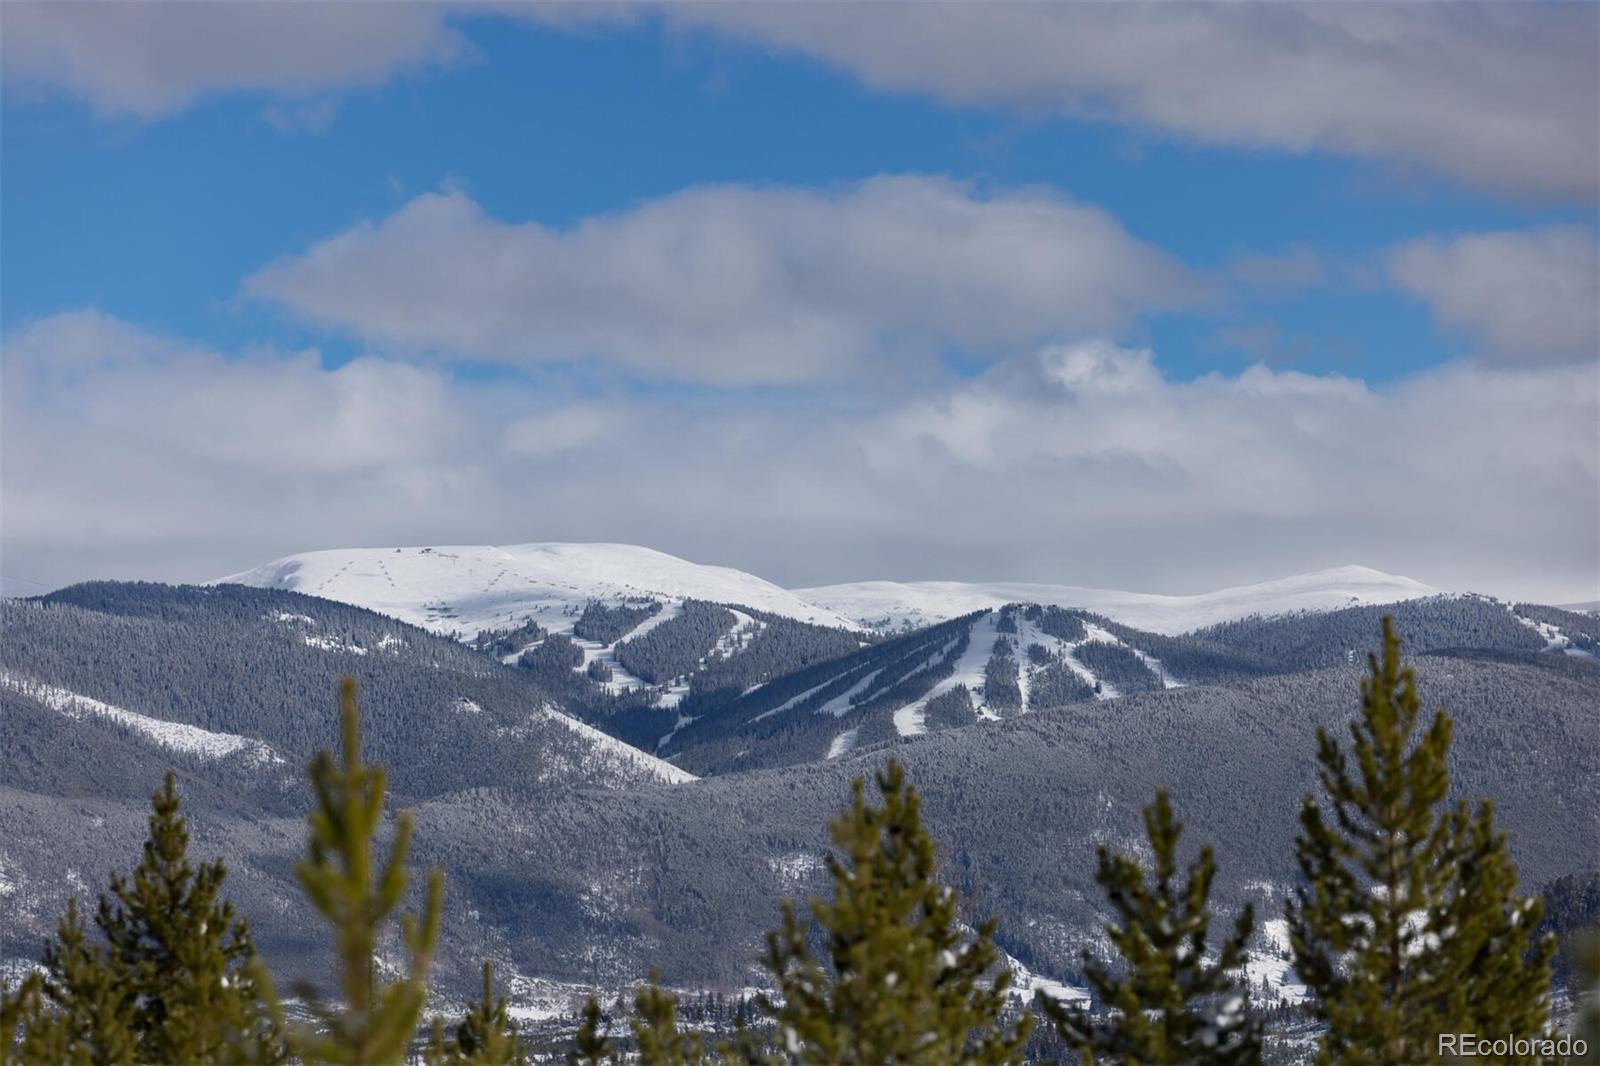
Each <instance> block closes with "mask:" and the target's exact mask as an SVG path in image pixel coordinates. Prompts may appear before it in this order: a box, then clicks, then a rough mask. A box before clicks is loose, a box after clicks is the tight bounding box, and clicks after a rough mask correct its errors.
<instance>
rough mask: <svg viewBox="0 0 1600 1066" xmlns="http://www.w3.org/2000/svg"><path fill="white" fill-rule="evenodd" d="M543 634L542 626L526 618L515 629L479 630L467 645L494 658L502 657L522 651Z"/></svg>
mask: <svg viewBox="0 0 1600 1066" xmlns="http://www.w3.org/2000/svg"><path fill="white" fill-rule="evenodd" d="M545 635H546V634H545V629H544V627H543V626H541V625H540V624H539V623H537V622H535V621H534V620H533V619H531V618H528V619H524V620H523V622H522V624H521V625H520V626H518V627H516V628H515V629H506V630H487V629H486V630H481V631H480V632H479V633H478V635H477V636H476V637H475V638H473V639H472V640H471V641H470V642H469V643H468V646H469V647H473V648H477V649H478V650H479V651H482V652H484V653H486V654H489V655H492V656H494V657H495V658H496V659H503V658H505V657H506V656H507V655H512V654H515V653H517V652H520V651H522V649H523V648H526V647H527V646H528V645H529V644H534V643H537V642H538V641H541V640H543V639H544V638H545Z"/></svg>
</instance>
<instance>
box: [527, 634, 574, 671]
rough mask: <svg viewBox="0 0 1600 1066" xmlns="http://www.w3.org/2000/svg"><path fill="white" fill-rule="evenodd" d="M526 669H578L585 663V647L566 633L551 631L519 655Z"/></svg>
mask: <svg viewBox="0 0 1600 1066" xmlns="http://www.w3.org/2000/svg"><path fill="white" fill-rule="evenodd" d="M517 665H518V666H520V667H522V668H523V669H524V670H533V671H536V672H537V671H544V670H551V671H555V670H568V671H571V670H576V669H577V668H578V667H580V666H582V665H583V649H582V648H580V647H578V645H577V644H575V643H574V642H573V640H572V638H571V637H569V636H567V635H566V634H564V633H551V634H550V635H549V636H547V637H545V638H544V639H543V640H542V641H540V642H539V643H538V644H535V645H534V646H533V647H531V648H529V649H528V650H527V651H524V652H523V653H522V654H521V655H520V656H518V657H517Z"/></svg>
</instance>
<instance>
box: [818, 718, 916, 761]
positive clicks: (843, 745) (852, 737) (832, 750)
mask: <svg viewBox="0 0 1600 1066" xmlns="http://www.w3.org/2000/svg"><path fill="white" fill-rule="evenodd" d="M899 724H900V718H899V712H898V711H896V712H895V725H896V726H898V725H899ZM860 733H861V727H860V726H856V728H854V729H846V730H845V731H844V732H843V733H840V734H839V735H838V736H836V737H834V738H833V743H831V744H829V745H828V758H830V759H837V758H839V757H840V756H841V755H849V754H850V753H851V752H852V751H854V750H855V747H856V737H857V736H859V735H860ZM902 735H904V734H902Z"/></svg>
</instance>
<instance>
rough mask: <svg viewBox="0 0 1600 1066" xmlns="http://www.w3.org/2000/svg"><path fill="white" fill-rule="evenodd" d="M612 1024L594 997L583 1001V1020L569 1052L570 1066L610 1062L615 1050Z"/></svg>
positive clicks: (597, 1064)
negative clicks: (611, 1033) (609, 1034)
mask: <svg viewBox="0 0 1600 1066" xmlns="http://www.w3.org/2000/svg"><path fill="white" fill-rule="evenodd" d="M610 1029H611V1026H610V1023H609V1022H607V1021H606V1019H605V1016H604V1015H603V1014H602V1013H601V1011H600V1003H599V1001H598V1000H596V999H595V998H594V997H593V996H590V997H589V998H588V999H586V1000H584V1001H583V1020H582V1021H581V1022H579V1023H578V1031H577V1033H576V1034H575V1035H574V1036H573V1038H572V1050H570V1051H568V1052H567V1064H568V1066H601V1064H602V1063H605V1062H609V1061H610V1060H611V1055H612V1052H613V1050H614V1048H613V1046H612V1044H611V1040H610V1037H609V1036H608V1035H607V1034H608V1033H609V1031H610Z"/></svg>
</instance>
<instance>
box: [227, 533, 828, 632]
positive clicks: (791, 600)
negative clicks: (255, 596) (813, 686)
mask: <svg viewBox="0 0 1600 1066" xmlns="http://www.w3.org/2000/svg"><path fill="white" fill-rule="evenodd" d="M216 583H217V584H240V585H254V586H256V587H259V588H278V589H288V590H291V591H294V592H304V593H308V594H310V595H313V596H321V597H324V598H326V599H330V600H339V601H341V602H343V603H351V604H355V605H356V606H359V607H367V608H370V609H372V610H374V611H378V612H380V613H382V614H386V615H390V616H391V617H394V618H398V619H400V620H401V621H403V622H410V623H412V624H414V625H419V626H423V627H425V628H427V629H431V630H433V631H434V632H435V633H446V634H448V633H460V634H462V635H465V636H471V635H472V634H474V633H476V632H477V631H478V630H480V629H503V628H507V627H509V626H514V625H516V624H518V623H520V622H521V621H522V620H523V619H524V618H527V617H530V616H531V617H532V618H533V619H534V620H535V621H537V622H538V623H539V624H540V625H542V626H545V627H546V628H548V629H552V630H555V631H556V632H570V631H571V629H572V623H573V622H574V621H576V620H577V617H578V615H579V614H580V613H582V611H583V607H584V605H585V604H586V603H588V602H589V601H590V600H596V599H598V600H603V601H606V602H610V603H616V602H621V601H623V600H626V599H629V598H640V597H646V598H651V599H658V600H665V601H669V602H671V601H681V600H684V599H701V600H710V601H712V602H714V603H733V604H742V605H744V606H748V607H754V608H756V609H758V610H763V611H770V612H772V613H773V614H780V615H785V616H787V617H790V618H796V619H799V620H800V621H803V622H815V623H817V624H819V625H828V626H843V627H846V628H851V629H854V628H857V627H856V626H855V624H854V623H852V622H850V621H848V620H847V619H845V618H844V617H842V616H840V615H838V614H836V613H834V612H832V611H830V610H828V609H826V608H823V607H818V606H817V605H816V604H813V603H810V602H808V601H807V600H805V599H804V598H802V597H800V596H797V595H795V594H794V593H792V592H790V591H788V590H787V589H782V588H779V587H778V586H777V585H774V584H772V583H771V582H770V581H764V580H762V579H761V578H759V577H756V576H755V575H753V574H747V573H745V572H743V571H741V570H734V569H732V568H730V567H725V566H703V565H701V564H699V563H691V562H688V561H686V560H684V559H679V558H677V557H676V556H672V555H667V554H666V553H664V552H658V551H653V550H651V549H650V548H641V547H636V546H634V545H629V544H515V545H508V546H505V547H494V546H489V545H469V546H459V545H453V546H437V547H423V548H351V549H342V550H334V551H316V552H306V553H304V554H302V555H291V556H287V557H286V558H283V559H279V560H277V561H276V562H272V563H268V564H267V565H265V566H261V567H257V568H256V569H254V570H247V571H245V572H243V573H239V574H233V575H231V576H229V577H225V578H221V579H220V580H219V581H218V582H216Z"/></svg>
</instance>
